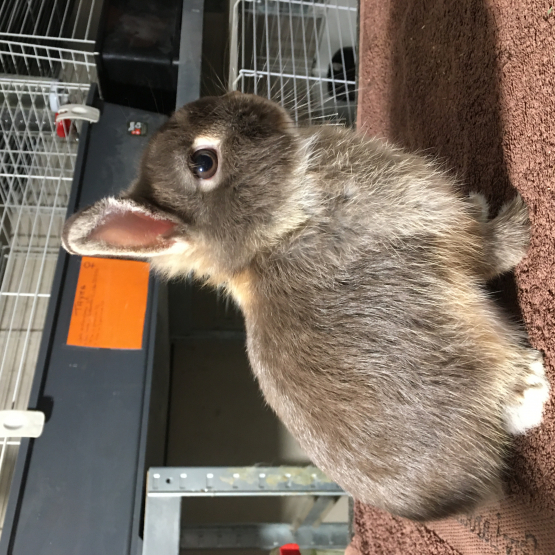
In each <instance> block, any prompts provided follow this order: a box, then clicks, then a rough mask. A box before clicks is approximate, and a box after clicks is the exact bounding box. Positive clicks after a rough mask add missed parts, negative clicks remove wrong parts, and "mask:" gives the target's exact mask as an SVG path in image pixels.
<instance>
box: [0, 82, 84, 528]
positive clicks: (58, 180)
mask: <svg viewBox="0 0 555 555" xmlns="http://www.w3.org/2000/svg"><path fill="white" fill-rule="evenodd" d="M87 88H88V86H86V85H79V84H75V83H60V82H54V85H53V83H52V82H49V81H31V80H29V79H26V80H18V79H17V78H10V79H7V78H0V255H1V259H0V410H11V409H18V410H25V409H26V408H27V403H28V399H29V393H30V388H31V383H32V380H33V375H34V370H35V364H36V360H37V356H38V348H39V345H40V340H41V336H42V329H43V325H44V319H45V316H46V308H47V304H48V299H49V297H50V288H51V284H52V280H53V277H54V269H55V266H56V260H57V257H58V251H59V247H60V244H61V243H60V241H61V230H62V226H63V222H64V218H65V212H66V206H67V203H68V199H69V193H70V188H71V181H72V176H73V170H74V166H75V158H76V154H77V141H76V135H77V129H75V128H67V133H66V134H67V135H68V136H67V137H65V138H64V137H59V136H58V135H57V133H56V128H55V123H54V112H53V111H52V109H51V104H53V103H58V104H64V103H66V101H67V102H82V101H84V96H85V94H86V92H87ZM53 97H56V100H55V99H54V98H53ZM18 445H19V440H15V439H0V522H3V518H4V511H5V504H6V501H7V494H8V492H9V485H10V479H11V474H12V472H13V466H14V462H15V456H16V453H17V446H18Z"/></svg>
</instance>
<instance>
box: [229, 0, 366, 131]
mask: <svg viewBox="0 0 555 555" xmlns="http://www.w3.org/2000/svg"><path fill="white" fill-rule="evenodd" d="M357 17H358V4H357V1H356V0H325V1H324V2H316V1H314V0H237V1H236V2H235V3H234V4H233V5H232V7H231V31H230V34H231V48H230V70H229V86H230V88H231V90H240V91H242V92H248V93H254V94H259V95H262V96H266V97H267V98H271V99H272V100H275V101H277V102H279V103H280V104H282V105H283V106H285V107H286V108H287V109H289V111H290V112H291V114H292V115H293V117H294V119H295V121H296V122H297V123H300V124H303V123H309V124H316V123H343V124H347V125H352V124H353V123H354V120H355V110H356V64H357V47H358V41H357Z"/></svg>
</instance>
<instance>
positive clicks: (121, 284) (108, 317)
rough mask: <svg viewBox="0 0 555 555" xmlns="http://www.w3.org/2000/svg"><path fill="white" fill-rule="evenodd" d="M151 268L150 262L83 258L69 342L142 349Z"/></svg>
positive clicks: (78, 345)
mask: <svg viewBox="0 0 555 555" xmlns="http://www.w3.org/2000/svg"><path fill="white" fill-rule="evenodd" d="M148 270H149V264H148V263H147V262H136V261H133V260H113V259H109V258H90V257H83V259H82V260H81V269H80V270H79V279H78V281H77V290H76V292H75V300H74V301H73V312H72V314H71V322H70V324H69V333H68V335H67V344H68V345H75V346H77V347H100V348H104V349H141V348H142V345H143V328H144V323H145V314H146V303H147V298H148Z"/></svg>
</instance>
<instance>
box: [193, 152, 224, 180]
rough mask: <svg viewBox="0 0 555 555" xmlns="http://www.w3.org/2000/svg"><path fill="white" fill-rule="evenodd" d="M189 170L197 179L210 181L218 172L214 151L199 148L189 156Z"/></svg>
mask: <svg viewBox="0 0 555 555" xmlns="http://www.w3.org/2000/svg"><path fill="white" fill-rule="evenodd" d="M191 170H192V172H193V173H194V174H195V175H196V176H197V177H198V178H199V179H210V178H211V177H213V176H214V174H215V173H216V171H217V170H218V156H217V154H216V152H215V151H213V150H209V149H207V148H201V149H200V150H197V151H196V152H193V154H192V155H191Z"/></svg>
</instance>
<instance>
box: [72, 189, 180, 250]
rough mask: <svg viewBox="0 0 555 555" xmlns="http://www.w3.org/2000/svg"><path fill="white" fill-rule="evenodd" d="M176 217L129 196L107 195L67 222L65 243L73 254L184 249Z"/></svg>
mask: <svg viewBox="0 0 555 555" xmlns="http://www.w3.org/2000/svg"><path fill="white" fill-rule="evenodd" d="M178 226H179V221H178V220H177V218H175V217H174V216H172V215H170V214H168V213H166V212H163V211H161V210H158V209H155V208H153V207H150V206H147V205H145V204H141V203H139V202H137V201H134V200H132V199H129V198H113V197H108V198H104V199H102V200H100V201H98V202H97V203H95V204H93V205H92V206H89V207H88V208H85V209H84V210H81V211H80V212H77V213H76V214H74V215H73V216H72V217H71V218H69V219H68V220H67V222H66V223H65V225H64V231H63V235H62V244H63V246H64V248H65V249H66V250H67V251H68V252H69V253H71V254H81V255H87V256H123V257H132V258H150V257H152V256H157V255H160V254H169V253H171V252H176V251H181V250H183V248H184V247H185V246H186V244H185V242H184V241H183V240H182V239H180V238H178V237H177V236H176V231H177V228H178Z"/></svg>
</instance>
